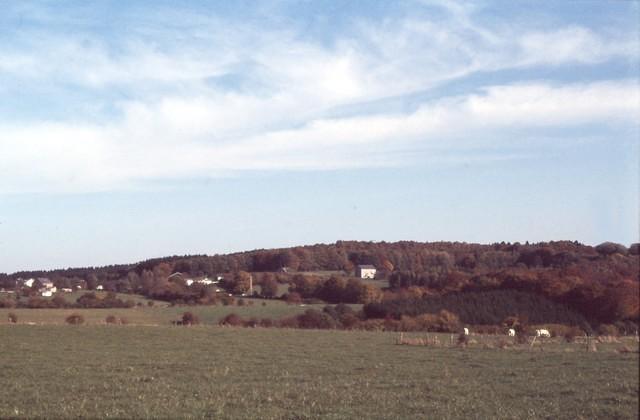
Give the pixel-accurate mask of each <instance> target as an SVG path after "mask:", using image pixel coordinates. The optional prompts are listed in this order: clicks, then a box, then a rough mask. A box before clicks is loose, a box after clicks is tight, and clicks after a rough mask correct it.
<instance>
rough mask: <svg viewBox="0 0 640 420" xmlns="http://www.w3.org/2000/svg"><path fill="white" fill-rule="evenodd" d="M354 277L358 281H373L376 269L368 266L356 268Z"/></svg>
mask: <svg viewBox="0 0 640 420" xmlns="http://www.w3.org/2000/svg"><path fill="white" fill-rule="evenodd" d="M356 277H358V278H360V279H373V278H375V277H376V268H375V267H374V266H372V265H369V264H365V265H359V266H357V267H356Z"/></svg>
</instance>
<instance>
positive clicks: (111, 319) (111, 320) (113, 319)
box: [104, 315, 118, 324]
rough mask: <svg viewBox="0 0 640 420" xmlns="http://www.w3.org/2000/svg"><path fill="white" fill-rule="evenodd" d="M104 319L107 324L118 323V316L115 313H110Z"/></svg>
mask: <svg viewBox="0 0 640 420" xmlns="http://www.w3.org/2000/svg"><path fill="white" fill-rule="evenodd" d="M104 321H105V322H106V323H107V324H117V323H118V318H116V316H115V315H109V316H108V317H107V318H106V319H105V320H104Z"/></svg>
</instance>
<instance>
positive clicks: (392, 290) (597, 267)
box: [0, 241, 640, 323]
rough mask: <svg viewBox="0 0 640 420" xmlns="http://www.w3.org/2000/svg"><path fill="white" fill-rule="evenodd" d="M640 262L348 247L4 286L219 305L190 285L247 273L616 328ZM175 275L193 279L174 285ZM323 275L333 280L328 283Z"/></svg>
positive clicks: (269, 292)
mask: <svg viewBox="0 0 640 420" xmlns="http://www.w3.org/2000/svg"><path fill="white" fill-rule="evenodd" d="M638 254H639V246H638V244H634V245H632V246H631V247H629V248H627V247H625V246H623V245H620V244H614V243H603V244H600V245H598V246H595V247H592V246H588V245H584V244H580V243H578V242H570V241H557V242H544V243H536V244H529V243H526V244H520V243H495V244H491V245H481V244H470V243H464V242H432V243H421V242H412V241H402V242H358V241H338V242H336V243H335V244H317V245H309V246H300V247H293V248H282V249H271V250H264V249H261V250H254V251H247V252H240V253H233V254H226V255H213V256H207V255H192V256H171V257H164V258H157V259H150V260H146V261H142V262H140V263H137V264H129V265H115V266H106V267H97V268H94V267H88V268H73V269H64V270H53V271H48V272H44V271H33V272H21V273H13V274H11V275H6V274H4V275H0V287H4V288H11V287H15V284H16V280H17V279H18V278H20V277H22V278H26V277H36V278H37V277H48V278H50V279H52V280H53V281H54V282H55V283H56V285H57V286H58V287H69V286H71V285H74V284H82V285H83V288H87V289H90V290H91V289H93V288H94V287H96V285H98V284H100V285H102V286H103V287H104V289H105V290H110V291H118V292H125V293H127V292H136V293H142V294H145V295H147V296H150V297H153V298H155V299H163V300H168V301H177V302H185V303H186V302H189V303H210V302H212V301H215V293H214V291H212V289H211V288H210V287H204V286H202V285H193V286H191V287H186V285H185V279H186V278H187V277H192V278H198V277H202V276H207V277H212V278H213V277H214V276H217V275H220V274H223V273H224V274H225V276H224V280H223V281H222V283H221V285H220V286H221V287H224V288H226V289H227V290H228V291H230V292H233V293H242V292H244V291H246V289H247V287H248V284H249V277H250V276H248V274H247V273H254V275H253V276H252V281H254V285H263V286H264V288H263V289H262V293H263V295H264V296H267V297H273V296H275V295H276V290H277V289H278V283H280V284H283V283H284V284H288V285H289V294H290V296H289V298H291V299H292V300H293V301H295V300H297V299H321V300H323V301H326V302H330V303H340V302H346V303H365V304H366V303H380V302H385V303H389V302H394V301H397V302H403V305H407V304H408V303H407V302H413V301H411V300H407V299H408V298H410V299H414V300H415V299H417V300H424V301H425V302H426V301H430V302H431V301H433V299H434V298H435V299H440V301H441V302H445V301H446V299H448V300H449V301H452V302H458V303H457V304H456V305H457V306H459V311H458V312H461V311H463V310H464V311H466V310H467V309H463V306H464V307H465V308H468V307H472V306H473V305H472V304H470V303H469V302H467V301H464V302H463V301H461V300H459V299H458V298H453V297H451V296H455V295H456V294H464V293H467V294H468V293H472V292H473V293H476V295H467V296H475V298H478V296H484V295H482V294H480V295H478V294H477V293H479V292H494V291H517V292H523V293H527V294H528V295H529V296H539V297H541V298H544V299H546V300H545V301H544V302H546V301H549V302H554V303H555V304H558V305H561V306H563V307H566V308H569V309H570V310H571V311H573V312H576V313H578V314H580V316H583V317H585V318H586V319H588V320H590V321H591V322H596V323H598V322H606V323H611V322H616V321H621V320H632V321H637V320H638V313H639V305H638V295H639V289H638V285H639V281H638V280H639V279H638V273H639V272H640V267H639V255H638ZM359 264H372V265H374V266H375V267H377V269H378V276H379V277H380V278H382V279H385V280H387V281H388V283H389V288H388V289H386V290H384V291H381V290H380V289H379V288H376V287H372V286H371V285H369V284H364V283H362V282H360V281H359V280H357V279H355V278H353V274H354V269H355V267H356V266H357V265H359ZM175 272H180V273H182V274H183V275H182V276H178V277H172V278H170V275H171V274H172V273H175ZM318 272H331V273H332V275H331V276H330V278H327V277H326V276H324V277H323V276H319V275H317V274H318ZM461 296H462V295H461ZM487 296H489V295H487ZM491 296H493V295H491ZM496 296H498V295H496ZM500 296H503V297H508V299H506V300H505V299H502V300H501V301H500V302H502V303H500V304H501V305H507V306H508V305H511V304H512V303H513V302H511V303H508V301H509V299H511V298H513V299H515V296H516V295H514V294H506V295H500ZM429 299H431V300H429ZM456 299H458V300H456ZM483 299H484V298H483ZM540 302H543V301H540ZM420 305H422V304H420ZM470 305H471V306H470ZM543 306H544V305H543ZM547 306H548V305H547ZM545 307H546V306H545ZM443 308H444V307H443ZM541 308H542V307H541ZM449 309H450V308H449ZM554 311H556V309H554ZM547 312H548V313H549V314H550V313H551V310H549V311H547ZM563 317H564V315H563ZM567 317H569V318H570V316H569V315H567ZM567 317H565V318H567ZM556 318H558V317H557V316H556ZM561 318H562V317H561ZM554 319H555V318H554ZM567 319H568V318H567Z"/></svg>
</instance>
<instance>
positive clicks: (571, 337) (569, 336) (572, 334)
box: [564, 327, 583, 343]
mask: <svg viewBox="0 0 640 420" xmlns="http://www.w3.org/2000/svg"><path fill="white" fill-rule="evenodd" d="M582 334H583V331H582V330H581V329H580V328H578V327H571V328H569V329H567V331H566V332H565V333H564V339H565V341H566V342H567V343H573V342H574V341H575V340H576V337H577V336H579V335H582Z"/></svg>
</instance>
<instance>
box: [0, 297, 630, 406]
mask: <svg viewBox="0 0 640 420" xmlns="http://www.w3.org/2000/svg"><path fill="white" fill-rule="evenodd" d="M234 309H237V308H234ZM58 311H59V310H58ZM94 311H95V310H94ZM415 337H418V335H415ZM448 338H449V336H448V335H443V336H442V337H441V341H443V342H445V341H446V340H448ZM397 339H398V334H397V333H384V332H363V331H319V330H286V329H261V328H255V329H249V328H247V329H235V328H224V327H213V326H198V327H188V328H186V327H171V326H140V325H138V326H133V325H129V326H110V325H85V326H67V325H34V326H30V325H7V324H4V325H0V354H1V355H2V357H1V358H0V369H1V370H0V371H1V372H2V375H0V387H1V389H2V393H1V394H0V398H1V400H0V418H7V417H18V418H33V417H47V418H55V417H90V418H93V417H146V418H149V417H162V418H188V417H209V418H221V419H234V418H238V419H245V418H260V419H281V418H286V419H293V418H296V419H306V418H323V419H325V418H329V419H331V418H333V419H338V418H339V419H343V418H353V419H360V418H368V419H396V418H482V419H484V418H496V417H499V418H571V419H575V418H636V417H637V412H638V379H639V378H638V353H619V352H617V351H616V348H617V347H619V346H620V344H616V343H612V344H602V345H599V347H598V352H595V353H592V352H586V351H584V350H582V346H581V345H579V344H559V343H555V342H551V343H549V344H547V345H545V348H544V351H540V350H536V351H529V350H524V349H510V350H499V349H495V348H486V346H484V345H481V343H479V342H478V344H472V345H470V346H469V347H467V348H465V349H461V348H446V347H440V346H437V347H425V346H409V345H396V340H397ZM478 340H480V338H478ZM625 344H627V345H630V346H633V349H634V350H637V342H635V341H632V340H631V339H629V341H628V342H627V343H625Z"/></svg>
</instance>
